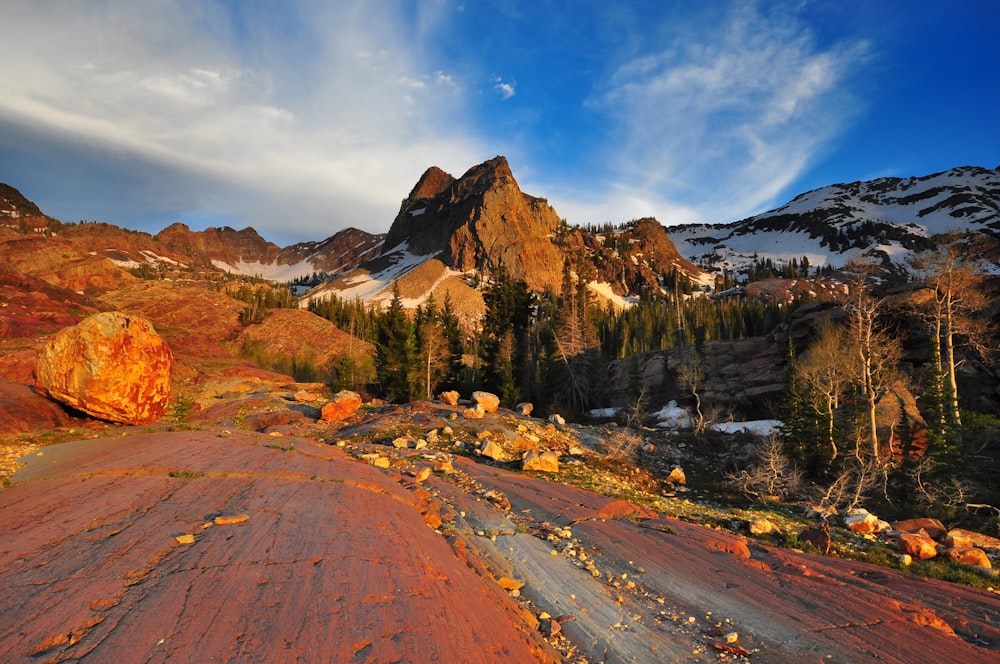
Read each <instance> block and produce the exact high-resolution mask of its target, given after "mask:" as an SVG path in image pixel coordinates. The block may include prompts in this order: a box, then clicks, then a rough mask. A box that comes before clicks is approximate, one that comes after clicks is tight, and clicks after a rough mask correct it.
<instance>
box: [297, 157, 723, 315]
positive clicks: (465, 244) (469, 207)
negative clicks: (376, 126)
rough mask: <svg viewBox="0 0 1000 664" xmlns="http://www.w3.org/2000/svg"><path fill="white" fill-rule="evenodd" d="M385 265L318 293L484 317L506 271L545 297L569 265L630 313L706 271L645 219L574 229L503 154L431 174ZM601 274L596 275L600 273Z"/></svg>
mask: <svg viewBox="0 0 1000 664" xmlns="http://www.w3.org/2000/svg"><path fill="white" fill-rule="evenodd" d="M384 247H385V250H384V252H383V253H382V254H381V255H379V256H378V257H377V258H375V259H373V260H371V261H368V262H366V263H364V264H362V265H360V266H359V267H358V269H357V270H355V271H353V272H351V273H348V274H345V275H343V276H342V277H341V278H339V279H336V280H333V281H331V282H329V283H327V284H323V285H322V286H320V287H319V288H317V289H315V290H313V291H312V292H311V293H309V295H308V296H307V299H309V300H311V299H321V298H324V297H327V296H329V295H330V294H333V295H337V296H338V297H340V298H342V299H346V300H353V299H354V298H361V299H362V300H365V301H379V300H383V301H384V300H387V299H389V297H391V293H390V290H391V287H392V285H393V284H396V286H397V287H398V288H399V290H400V292H401V295H402V296H403V300H404V305H405V306H407V307H409V308H413V307H415V306H416V305H418V304H420V303H421V302H422V301H423V300H424V299H426V297H427V296H428V295H429V294H431V293H435V297H437V298H438V299H439V300H440V298H441V297H443V293H448V295H449V296H450V297H451V299H452V301H453V303H455V304H456V308H457V309H458V310H459V312H460V313H465V314H467V315H469V316H473V317H474V316H476V315H478V314H481V313H482V298H481V296H479V294H478V293H477V292H475V291H474V289H473V287H472V285H471V284H472V283H473V282H474V281H475V280H477V279H478V278H479V277H481V276H486V277H490V276H491V275H492V274H493V273H494V272H495V271H496V269H497V268H498V267H499V266H501V265H502V266H503V268H504V269H505V271H506V272H507V274H508V275H510V276H511V277H512V278H515V279H521V280H523V281H525V282H526V283H527V285H528V287H529V289H531V290H533V291H535V292H546V291H550V292H553V293H558V292H559V291H560V289H561V287H562V280H563V266H564V264H565V263H566V262H567V261H570V263H571V264H573V265H575V266H576V269H582V270H583V271H584V272H592V273H588V274H578V275H577V276H578V278H585V279H586V280H587V281H588V283H589V285H590V288H591V291H592V292H593V293H594V294H595V295H596V296H597V297H598V298H599V299H600V300H602V301H611V302H613V303H614V304H615V305H616V306H627V305H628V300H627V299H623V298H625V297H626V296H630V295H634V294H636V293H640V292H649V291H655V290H656V289H658V288H660V287H661V282H662V278H663V276H664V275H665V274H667V273H669V272H671V271H674V270H679V271H680V272H681V273H683V274H684V275H686V276H687V277H688V278H691V279H693V280H695V281H698V282H702V283H709V282H710V281H711V278H710V277H708V281H707V282H706V276H707V275H706V273H705V272H704V271H703V270H701V269H700V268H698V267H697V266H696V265H694V264H692V263H691V262H689V261H688V260H687V259H685V258H684V257H682V256H681V255H680V254H679V253H678V252H677V250H676V248H675V247H674V246H673V243H671V241H670V239H669V238H668V237H667V234H666V232H665V231H664V229H663V227H662V225H661V224H659V222H657V221H656V220H654V219H645V220H640V221H638V222H634V223H632V224H628V225H627V226H626V227H624V228H620V229H615V230H609V231H608V232H607V233H603V234H596V233H592V232H589V231H584V230H582V229H574V228H571V227H569V226H568V225H567V224H566V223H565V222H564V221H563V220H561V219H560V217H559V215H558V214H557V213H556V211H555V209H554V208H552V206H550V205H549V204H548V201H546V199H544V198H538V197H535V196H531V195H529V194H525V193H524V192H522V191H521V189H520V187H519V185H518V183H517V180H516V179H515V177H514V174H513V173H512V172H511V169H510V165H509V164H508V162H507V159H506V158H505V157H503V156H497V157H494V158H493V159H490V160H488V161H485V162H483V163H481V164H478V165H476V166H473V167H472V168H470V169H469V170H468V171H466V173H465V174H464V175H462V176H461V177H460V178H455V177H454V176H452V175H450V174H449V173H446V172H445V171H443V170H441V169H440V168H438V167H436V166H432V167H430V168H428V169H427V170H426V171H425V172H424V174H423V175H422V176H421V177H420V179H419V180H418V181H417V183H416V184H415V185H414V187H413V189H412V190H411V191H410V194H409V195H408V196H407V197H406V198H405V199H404V200H403V203H402V205H401V206H400V210H399V213H398V214H397V215H396V218H395V220H394V221H393V223H392V227H391V228H390V229H389V232H388V234H387V235H386V237H385V244H384ZM591 268H592V270H591Z"/></svg>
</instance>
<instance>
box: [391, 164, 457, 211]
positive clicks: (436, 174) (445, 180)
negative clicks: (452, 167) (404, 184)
mask: <svg viewBox="0 0 1000 664" xmlns="http://www.w3.org/2000/svg"><path fill="white" fill-rule="evenodd" d="M454 181H455V178H454V176H453V175H451V174H450V173H446V172H444V171H442V170H441V169H440V168H438V167H437V166H431V167H430V168H428V169H427V170H426V171H424V174H423V175H421V176H420V179H419V180H417V184H416V186H414V187H413V191H411V192H410V195H409V196H407V197H406V200H405V201H403V207H406V206H408V205H412V204H413V203H415V202H417V201H421V200H425V199H430V198H434V197H435V196H437V195H438V194H440V193H441V192H442V191H444V190H445V189H447V188H448V187H449V186H450V185H451V183H452V182H454Z"/></svg>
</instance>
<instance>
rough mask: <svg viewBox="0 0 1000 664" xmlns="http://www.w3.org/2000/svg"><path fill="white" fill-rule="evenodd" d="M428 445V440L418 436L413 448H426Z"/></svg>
mask: <svg viewBox="0 0 1000 664" xmlns="http://www.w3.org/2000/svg"><path fill="white" fill-rule="evenodd" d="M426 447H427V441H426V440H424V439H423V438H418V439H417V440H416V441H414V443H413V449H415V450H422V449H425V448H426Z"/></svg>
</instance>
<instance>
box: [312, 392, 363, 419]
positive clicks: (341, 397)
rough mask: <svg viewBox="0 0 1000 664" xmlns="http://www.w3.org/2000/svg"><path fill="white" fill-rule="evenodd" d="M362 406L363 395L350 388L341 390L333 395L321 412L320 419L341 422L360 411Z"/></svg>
mask: <svg viewBox="0 0 1000 664" xmlns="http://www.w3.org/2000/svg"><path fill="white" fill-rule="evenodd" d="M360 407H361V395H360V394H358V393H357V392H351V391H350V390H341V391H340V392H337V393H336V394H334V395H333V399H331V400H330V402H329V403H327V404H326V405H325V406H323V410H322V411H321V414H320V419H321V420H323V421H325V422H339V421H341V420H346V419H347V418H348V417H350V416H351V415H353V414H354V413H356V412H358V408H360Z"/></svg>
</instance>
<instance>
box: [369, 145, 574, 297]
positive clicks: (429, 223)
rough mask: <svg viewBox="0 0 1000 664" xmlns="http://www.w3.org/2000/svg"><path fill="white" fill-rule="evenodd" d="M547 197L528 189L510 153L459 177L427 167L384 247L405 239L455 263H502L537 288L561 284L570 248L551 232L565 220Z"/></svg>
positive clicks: (464, 267)
mask: <svg viewBox="0 0 1000 664" xmlns="http://www.w3.org/2000/svg"><path fill="white" fill-rule="evenodd" d="M559 223H560V220H559V216H558V215H557V214H556V211H555V210H554V209H553V208H552V207H551V206H550V205H549V204H548V202H547V201H545V199H541V198H535V197H533V196H529V195H527V194H525V193H523V192H522V191H521V189H520V187H519V186H518V184H517V181H516V180H515V179H514V175H513V174H512V173H511V170H510V166H509V165H508V163H507V160H506V158H504V157H495V158H493V159H491V160H489V161H486V162H484V163H482V164H479V165H478V166H474V167H473V168H471V169H469V171H468V172H466V173H465V174H464V175H463V176H462V177H461V178H459V179H457V180H456V179H454V178H453V177H452V176H450V175H448V174H447V173H445V172H444V171H442V170H441V169H439V168H437V167H432V168H430V169H428V170H427V171H426V172H425V173H424V175H423V176H422V177H421V178H420V180H419V181H418V182H417V185H416V186H415V187H414V188H413V191H411V192H410V195H409V196H408V197H407V198H406V200H404V201H403V204H402V206H401V208H400V211H399V214H398V215H396V219H395V221H394V222H393V224H392V227H391V228H390V229H389V234H388V235H387V236H386V241H385V247H386V248H387V249H390V250H391V249H392V248H394V247H397V246H399V245H400V244H402V243H403V242H406V243H407V247H408V249H409V250H410V251H411V252H412V253H414V254H418V255H425V256H430V255H437V256H438V257H439V258H440V259H441V260H442V261H443V262H444V263H445V264H446V265H447V266H448V267H451V268H453V269H455V270H460V271H468V270H472V269H477V270H482V271H485V272H489V271H490V270H491V269H492V268H494V267H496V266H497V265H499V264H501V263H502V264H503V265H504V267H506V269H507V271H508V272H509V273H510V274H511V275H512V276H513V277H515V278H519V279H524V280H525V281H526V282H527V283H528V285H529V287H531V288H532V289H535V290H545V289H546V288H552V289H554V290H558V288H559V284H560V278H561V267H562V263H563V256H562V253H561V252H560V251H559V249H558V248H557V247H556V246H555V245H554V244H553V242H552V239H551V235H552V233H554V232H555V230H556V228H557V227H558V226H559Z"/></svg>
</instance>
